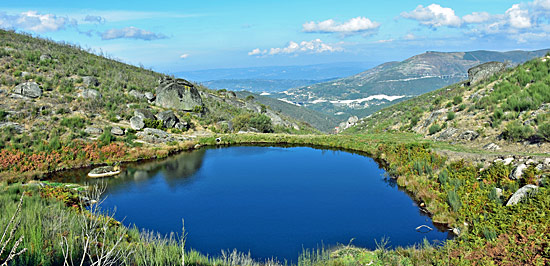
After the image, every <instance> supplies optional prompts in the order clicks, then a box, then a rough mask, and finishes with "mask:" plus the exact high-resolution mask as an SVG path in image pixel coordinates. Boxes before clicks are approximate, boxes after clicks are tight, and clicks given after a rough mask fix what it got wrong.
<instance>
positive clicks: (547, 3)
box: [533, 0, 550, 10]
mask: <svg viewBox="0 0 550 266" xmlns="http://www.w3.org/2000/svg"><path fill="white" fill-rule="evenodd" d="M533 5H534V6H535V7H538V8H542V9H546V10H550V0H535V1H533Z"/></svg>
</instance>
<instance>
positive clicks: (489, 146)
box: [483, 143, 500, 151]
mask: <svg viewBox="0 0 550 266" xmlns="http://www.w3.org/2000/svg"><path fill="white" fill-rule="evenodd" d="M483 149H484V150H488V151H496V150H500V146H498V145H496V144H494V143H489V144H487V145H485V146H483Z"/></svg>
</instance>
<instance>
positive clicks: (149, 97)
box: [145, 92, 155, 102]
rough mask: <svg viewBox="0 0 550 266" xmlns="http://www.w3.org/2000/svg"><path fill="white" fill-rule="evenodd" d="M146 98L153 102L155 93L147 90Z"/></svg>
mask: <svg viewBox="0 0 550 266" xmlns="http://www.w3.org/2000/svg"><path fill="white" fill-rule="evenodd" d="M145 99H147V100H148V101H149V102H152V101H154V100H155V95H154V94H153V93H151V92H146V93H145Z"/></svg>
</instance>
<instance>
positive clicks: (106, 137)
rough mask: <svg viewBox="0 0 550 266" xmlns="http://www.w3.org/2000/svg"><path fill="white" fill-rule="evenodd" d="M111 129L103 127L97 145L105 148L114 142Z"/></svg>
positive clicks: (114, 138)
mask: <svg viewBox="0 0 550 266" xmlns="http://www.w3.org/2000/svg"><path fill="white" fill-rule="evenodd" d="M111 129H112V127H105V128H104V129H103V133H102V134H101V135H99V138H98V140H99V143H100V144H101V146H107V145H109V144H110V143H111V142H113V141H115V140H116V137H115V136H113V134H111Z"/></svg>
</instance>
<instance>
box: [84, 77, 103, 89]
mask: <svg viewBox="0 0 550 266" xmlns="http://www.w3.org/2000/svg"><path fill="white" fill-rule="evenodd" d="M82 83H84V85H86V87H90V86H93V87H97V86H99V80H97V78H96V77H91V76H87V77H82Z"/></svg>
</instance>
